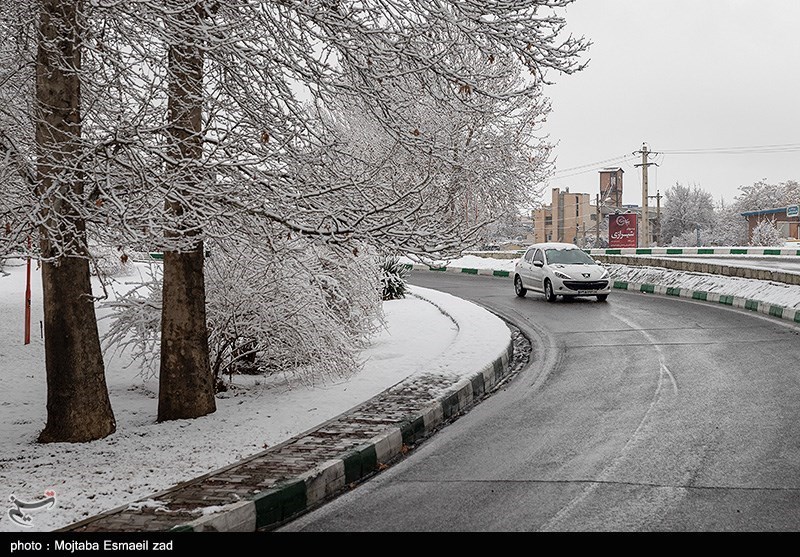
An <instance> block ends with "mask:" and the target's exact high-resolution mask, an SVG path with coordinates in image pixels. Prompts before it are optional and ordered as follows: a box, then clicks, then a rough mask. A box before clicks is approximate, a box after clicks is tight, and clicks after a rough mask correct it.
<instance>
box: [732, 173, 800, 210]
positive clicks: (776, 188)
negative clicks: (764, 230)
mask: <svg viewBox="0 0 800 557" xmlns="http://www.w3.org/2000/svg"><path fill="white" fill-rule="evenodd" d="M798 203H800V183H798V182H797V181H795V180H787V181H786V182H780V183H778V184H769V183H767V182H766V181H764V180H761V181H759V182H756V183H755V184H753V185H750V186H741V187H739V194H738V195H737V196H736V197H735V198H734V202H733V207H734V209H735V210H736V211H737V212H739V213H743V212H745V211H760V210H762V209H774V208H777V207H786V206H788V205H796V204H798Z"/></svg>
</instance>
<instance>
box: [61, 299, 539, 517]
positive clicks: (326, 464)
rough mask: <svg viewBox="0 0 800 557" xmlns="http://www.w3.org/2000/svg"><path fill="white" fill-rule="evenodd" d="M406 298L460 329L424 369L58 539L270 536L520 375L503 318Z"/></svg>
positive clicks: (449, 302) (459, 304)
mask: <svg viewBox="0 0 800 557" xmlns="http://www.w3.org/2000/svg"><path fill="white" fill-rule="evenodd" d="M412 291H413V292H414V293H415V295H416V296H419V297H421V299H424V300H426V301H427V302H428V303H430V304H432V305H433V306H435V307H436V308H438V310H439V311H441V312H442V313H443V314H444V315H446V316H447V317H448V319H450V320H452V322H453V323H454V324H455V325H456V327H457V333H456V334H455V336H454V338H453V339H452V341H451V343H450V345H449V346H448V347H447V349H446V350H445V351H443V352H442V353H441V354H440V355H439V356H438V357H435V358H432V359H431V361H430V362H429V363H428V365H427V366H425V367H424V369H421V370H417V371H416V372H415V373H411V374H409V375H408V377H407V378H405V379H404V380H402V381H400V382H399V383H398V384H396V385H394V386H392V387H391V388H389V389H387V390H385V391H384V392H382V393H380V394H378V395H377V396H375V397H373V398H371V399H369V400H367V401H366V402H364V403H363V404H360V405H358V406H356V407H355V408H353V409H352V410H350V411H347V412H345V413H344V414H341V415H339V416H337V417H335V418H333V419H331V420H328V421H325V422H324V423H322V424H321V425H319V426H317V427H314V428H313V429H311V430H309V431H307V432H304V433H302V434H300V435H296V436H294V437H292V438H291V439H289V440H287V441H284V442H282V443H280V444H278V445H276V446H274V447H271V448H269V449H267V450H264V451H262V452H260V453H258V454H255V455H253V456H250V457H247V458H244V459H243V460H241V461H239V462H236V463H235V464H232V465H230V466H226V467H224V468H221V469H219V470H216V471H213V472H211V473H208V474H204V475H201V476H199V477H197V478H195V479H191V480H189V481H186V482H183V483H180V484H178V485H176V486H174V487H171V488H169V489H166V490H163V491H160V492H158V493H155V494H153V495H151V496H149V497H147V498H144V499H140V500H137V501H136V502H134V503H128V504H125V505H121V506H120V507H118V508H115V509H113V510H111V511H108V512H105V513H101V514H99V515H96V516H92V517H89V518H87V519H85V520H82V521H80V522H77V523H73V524H71V525H68V526H65V527H63V528H60V529H58V530H56V531H70V532H144V531H147V532H156V531H167V530H187V531H254V530H257V529H270V528H273V527H275V526H277V525H279V524H280V523H281V522H283V521H285V520H286V519H287V518H289V517H291V516H293V515H295V514H297V513H299V512H303V511H305V510H307V509H311V508H313V507H314V506H316V505H318V504H320V503H322V502H324V501H325V500H327V499H329V498H331V497H333V496H335V495H337V494H339V493H341V492H342V491H344V490H346V489H348V488H349V487H350V486H351V485H352V484H354V483H357V482H359V481H361V480H363V479H366V478H368V477H370V476H371V475H373V474H375V473H377V472H379V471H380V470H381V469H383V468H384V467H386V466H389V465H390V464H391V462H392V461H393V460H394V459H396V458H399V457H402V456H403V455H404V454H405V453H406V452H407V451H409V450H411V449H413V447H414V446H415V444H417V443H418V442H420V441H421V440H423V439H424V438H425V437H427V436H429V435H430V434H431V433H433V432H434V431H435V430H437V429H439V428H440V427H442V426H443V425H445V424H446V423H448V422H449V421H452V420H453V419H456V418H457V417H458V416H459V415H460V414H462V413H463V412H465V411H466V410H468V409H469V408H470V407H471V406H472V405H474V404H475V403H476V402H478V401H479V400H480V399H481V398H483V397H484V396H486V395H488V394H489V393H491V391H492V390H493V389H495V388H497V387H498V386H499V385H500V384H502V382H503V381H504V380H505V379H507V378H508V377H510V375H511V374H512V373H513V372H514V371H516V370H518V369H519V368H520V365H521V364H520V362H517V363H514V362H515V360H514V350H513V347H514V344H515V343H519V342H524V341H522V339H521V337H520V336H519V335H517V334H516V333H515V332H514V331H513V330H512V329H510V328H509V327H508V326H507V325H506V324H505V323H504V322H503V321H502V320H500V319H499V318H497V317H496V316H494V315H492V314H491V313H489V312H487V311H486V310H484V309H482V308H480V307H479V306H476V305H474V304H471V303H469V302H466V301H464V300H460V299H458V298H455V297H452V296H450V295H448V294H443V293H440V292H436V291H429V290H427V289H421V288H416V287H414V288H413V289H412ZM421 325H422V326H423V327H424V323H422V324H421ZM409 348H412V349H413V347H409ZM518 353H519V354H525V353H524V351H518ZM524 357H525V358H527V355H525V356H524ZM465 362H471V364H470V365H465ZM454 364H455V365H454ZM175 465H176V466H180V463H178V462H176V463H175ZM112 466H113V465H112Z"/></svg>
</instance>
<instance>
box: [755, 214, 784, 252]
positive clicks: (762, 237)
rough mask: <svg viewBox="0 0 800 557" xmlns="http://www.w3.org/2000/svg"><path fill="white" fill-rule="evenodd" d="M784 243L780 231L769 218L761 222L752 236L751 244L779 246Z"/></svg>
mask: <svg viewBox="0 0 800 557" xmlns="http://www.w3.org/2000/svg"><path fill="white" fill-rule="evenodd" d="M782 243H783V241H782V240H781V233H780V231H779V230H778V228H777V227H776V226H775V223H774V222H773V221H771V220H769V219H764V220H762V221H761V222H759V223H758V224H757V225H756V227H755V228H753V233H752V235H751V236H750V245H751V246H779V245H781V244H782Z"/></svg>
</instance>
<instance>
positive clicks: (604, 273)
mask: <svg viewBox="0 0 800 557" xmlns="http://www.w3.org/2000/svg"><path fill="white" fill-rule="evenodd" d="M607 278H608V269H606V270H605V271H603V274H602V275H601V276H600V279H601V280H602V279H607Z"/></svg>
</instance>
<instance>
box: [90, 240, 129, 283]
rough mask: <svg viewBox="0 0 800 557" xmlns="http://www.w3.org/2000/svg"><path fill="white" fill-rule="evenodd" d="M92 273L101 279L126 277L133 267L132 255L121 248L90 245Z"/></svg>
mask: <svg viewBox="0 0 800 557" xmlns="http://www.w3.org/2000/svg"><path fill="white" fill-rule="evenodd" d="M89 250H90V254H91V256H92V263H93V265H92V272H93V273H94V274H95V275H96V276H98V277H100V278H101V279H105V278H113V277H118V276H124V275H127V274H129V273H130V272H131V270H132V268H133V266H132V261H131V257H130V254H129V253H127V251H126V250H125V249H124V248H122V247H121V246H108V245H102V244H94V245H90V248H89Z"/></svg>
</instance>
